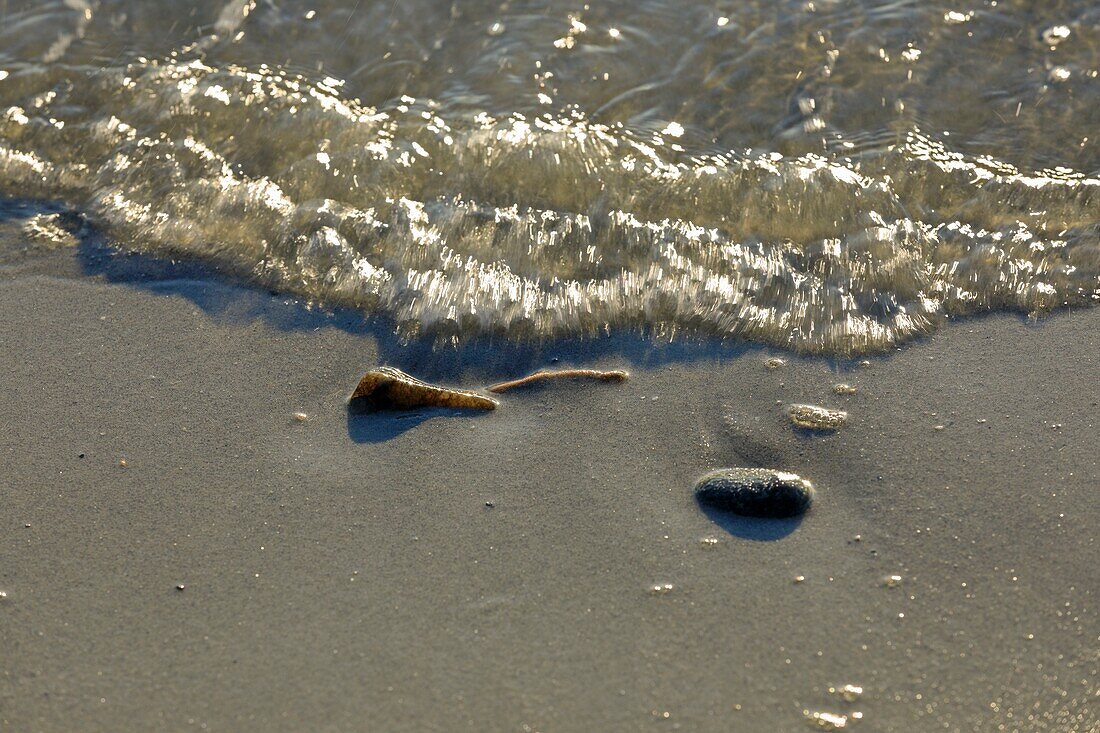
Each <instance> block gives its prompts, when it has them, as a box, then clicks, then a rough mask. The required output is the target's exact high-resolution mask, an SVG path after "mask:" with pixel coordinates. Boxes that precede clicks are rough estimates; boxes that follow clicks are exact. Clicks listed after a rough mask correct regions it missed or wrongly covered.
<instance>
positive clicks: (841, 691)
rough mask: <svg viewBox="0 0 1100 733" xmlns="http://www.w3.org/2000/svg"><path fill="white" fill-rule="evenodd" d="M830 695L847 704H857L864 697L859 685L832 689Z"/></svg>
mask: <svg viewBox="0 0 1100 733" xmlns="http://www.w3.org/2000/svg"><path fill="white" fill-rule="evenodd" d="M829 694H830V695H836V696H837V697H839V698H840V699H841V700H844V701H845V702H855V701H856V700H858V699H859V698H860V696H861V695H863V688H862V687H860V686H859V685H844V686H843V687H830V688H829Z"/></svg>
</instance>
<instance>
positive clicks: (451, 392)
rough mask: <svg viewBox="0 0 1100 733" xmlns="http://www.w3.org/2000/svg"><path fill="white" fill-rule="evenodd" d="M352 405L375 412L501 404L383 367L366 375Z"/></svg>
mask: <svg viewBox="0 0 1100 733" xmlns="http://www.w3.org/2000/svg"><path fill="white" fill-rule="evenodd" d="M348 404H350V405H360V406H365V407H369V408H371V409H375V410H415V409H417V408H418V407H451V408H455V409H467V410H493V409H496V406H497V404H498V403H497V401H496V400H494V399H493V398H491V397H486V396H484V395H479V394H477V393H476V392H468V391H466V390H464V389H451V388H449V387H439V386H436V385H434V384H428V383H427V382H421V381H420V380H419V379H416V378H415V377H411V376H409V375H408V374H406V373H405V372H403V371H401V370H400V369H394V368H393V367H379V368H377V369H371V370H370V371H369V372H367V373H366V374H364V375H363V378H362V379H360V380H359V386H357V387H356V388H355V391H354V392H352V393H351V397H349V398H348Z"/></svg>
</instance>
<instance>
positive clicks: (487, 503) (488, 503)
mask: <svg viewBox="0 0 1100 733" xmlns="http://www.w3.org/2000/svg"><path fill="white" fill-rule="evenodd" d="M485 506H487V507H489V508H490V509H492V508H493V507H495V506H496V504H494V503H493V502H491V501H487V502H485Z"/></svg>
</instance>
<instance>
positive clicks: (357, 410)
mask: <svg viewBox="0 0 1100 733" xmlns="http://www.w3.org/2000/svg"><path fill="white" fill-rule="evenodd" d="M357 403H358V404H357ZM347 415H348V437H349V438H351V439H352V440H353V441H355V442H356V443H385V442H386V441H388V440H393V439H394V438H396V437H398V436H400V435H402V434H404V433H405V432H407V431H409V430H412V429H413V428H415V427H416V426H418V425H420V424H422V423H424V422H427V421H428V420H431V419H433V418H449V419H452V420H453V419H456V418H457V419H465V420H473V419H476V418H477V417H478V416H479V413H474V412H471V411H469V410H452V409H448V408H445V407H426V408H424V409H420V410H412V411H396V410H376V409H372V408H371V407H370V406H369V405H367V404H365V403H363V402H362V401H358V400H357V401H356V402H351V403H349V404H348V408H347Z"/></svg>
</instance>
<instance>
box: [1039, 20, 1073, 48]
mask: <svg viewBox="0 0 1100 733" xmlns="http://www.w3.org/2000/svg"><path fill="white" fill-rule="evenodd" d="M1069 34H1070V30H1069V26H1065V25H1052V26H1051V27H1050V28H1047V29H1046V30H1044V31H1043V43H1045V44H1046V45H1048V46H1057V45H1058V44H1059V43H1061V42H1062V41H1064V40H1066V39H1067V38H1069Z"/></svg>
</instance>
